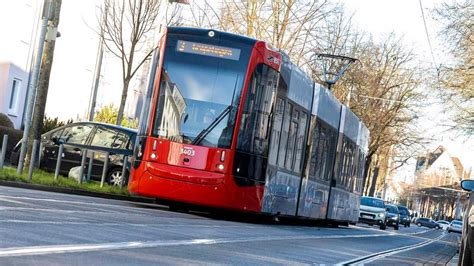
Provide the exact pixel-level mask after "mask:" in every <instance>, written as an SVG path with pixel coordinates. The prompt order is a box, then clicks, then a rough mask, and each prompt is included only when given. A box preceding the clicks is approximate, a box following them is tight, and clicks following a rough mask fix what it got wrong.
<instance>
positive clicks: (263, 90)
mask: <svg viewBox="0 0 474 266" xmlns="http://www.w3.org/2000/svg"><path fill="white" fill-rule="evenodd" d="M277 77H278V73H277V72H276V71H275V70H273V69H272V68H270V67H268V66H266V65H264V64H260V65H258V66H257V67H256V68H255V71H254V73H253V74H252V79H251V80H250V83H249V87H248V89H247V98H246V100H245V104H244V109H243V114H242V120H241V123H240V128H239V136H238V142H237V149H238V150H240V151H244V152H248V153H253V154H256V155H267V150H268V142H269V135H270V134H269V130H268V128H269V126H270V113H271V110H272V106H273V101H274V94H275V93H276V85H277Z"/></svg>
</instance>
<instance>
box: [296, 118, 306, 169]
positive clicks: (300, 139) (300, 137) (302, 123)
mask: <svg viewBox="0 0 474 266" xmlns="http://www.w3.org/2000/svg"><path fill="white" fill-rule="evenodd" d="M306 120H307V115H306V114H305V113H303V112H300V117H299V129H298V134H297V137H296V151H295V165H294V167H293V170H294V171H295V172H298V173H299V172H300V169H301V161H302V160H303V158H302V156H303V147H304V145H303V143H304V137H305V133H306Z"/></svg>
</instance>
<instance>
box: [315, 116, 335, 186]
mask: <svg viewBox="0 0 474 266" xmlns="http://www.w3.org/2000/svg"><path fill="white" fill-rule="evenodd" d="M336 136H337V133H336V130H334V129H332V128H331V127H330V126H328V125H326V124H325V123H323V122H322V121H320V120H318V121H317V124H316V128H315V131H314V135H313V150H312V154H311V164H310V167H311V168H310V176H312V177H314V178H316V179H320V180H326V181H328V180H329V178H330V173H331V167H332V161H333V158H334V152H335V146H336V142H337V138H336Z"/></svg>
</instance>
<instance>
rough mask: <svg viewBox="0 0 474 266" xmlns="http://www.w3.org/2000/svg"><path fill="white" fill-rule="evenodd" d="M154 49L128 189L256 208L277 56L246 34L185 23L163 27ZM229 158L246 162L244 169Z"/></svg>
mask: <svg viewBox="0 0 474 266" xmlns="http://www.w3.org/2000/svg"><path fill="white" fill-rule="evenodd" d="M160 49H161V51H160V57H159V60H157V61H158V62H157V68H156V73H155V78H154V88H153V89H152V91H153V94H152V95H151V99H152V100H151V104H150V106H149V110H150V112H149V114H148V116H147V117H146V118H145V119H142V123H144V125H141V132H140V133H141V136H139V137H138V143H139V144H138V146H137V148H136V151H135V155H134V162H133V168H132V171H131V175H130V182H129V190H130V192H132V193H135V194H140V195H144V196H148V197H155V198H159V199H163V200H169V201H177V202H185V203H190V204H197V205H204V206H211V207H218V208H227V209H234V210H240V211H250V212H260V211H261V209H262V201H263V193H264V180H263V181H262V180H261V177H262V176H263V177H264V176H265V172H264V171H265V165H266V163H267V155H266V154H267V153H268V152H267V150H268V141H269V130H268V128H269V123H270V113H271V108H272V106H273V101H274V100H275V91H276V90H275V88H276V86H277V82H278V71H279V69H280V64H281V61H282V59H281V54H280V53H279V52H278V51H276V50H273V49H272V48H271V47H269V46H268V45H266V43H264V42H260V41H256V40H253V39H250V38H246V37H242V36H237V35H233V34H229V33H224V32H217V31H212V30H202V29H189V28H168V29H167V32H166V33H165V34H164V36H163V38H162V40H161V48H160ZM266 88H267V89H266ZM236 150H240V152H237V153H236ZM236 156H237V157H239V160H240V161H241V162H242V161H244V163H246V164H249V165H248V168H247V169H245V173H243V172H244V169H239V168H235V167H234V161H235V159H236ZM248 169H252V171H251V172H252V175H253V176H255V178H250V179H249V178H248V177H249V175H248V174H249V173H248ZM241 171H242V174H239V172H241ZM257 177H258V178H257ZM249 180H252V182H251V183H252V184H248V183H249Z"/></svg>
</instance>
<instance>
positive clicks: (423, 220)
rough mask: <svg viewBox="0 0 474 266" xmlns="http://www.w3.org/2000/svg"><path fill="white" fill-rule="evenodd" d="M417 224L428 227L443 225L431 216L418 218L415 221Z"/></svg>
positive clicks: (436, 227)
mask: <svg viewBox="0 0 474 266" xmlns="http://www.w3.org/2000/svg"><path fill="white" fill-rule="evenodd" d="M415 224H416V225H418V226H424V227H428V228H435V229H440V228H441V226H439V224H438V223H437V222H435V221H434V220H433V219H431V218H423V217H422V218H418V219H416V221H415Z"/></svg>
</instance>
